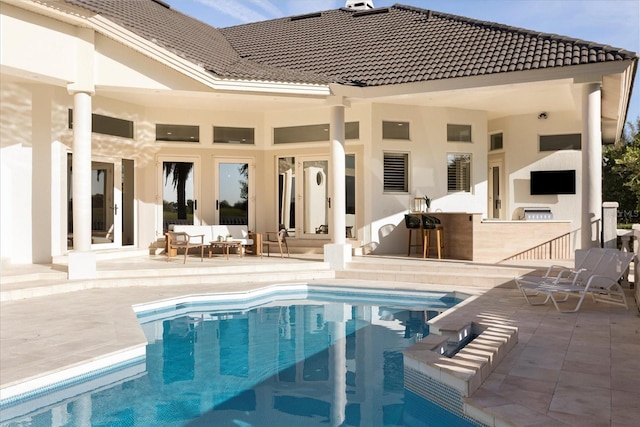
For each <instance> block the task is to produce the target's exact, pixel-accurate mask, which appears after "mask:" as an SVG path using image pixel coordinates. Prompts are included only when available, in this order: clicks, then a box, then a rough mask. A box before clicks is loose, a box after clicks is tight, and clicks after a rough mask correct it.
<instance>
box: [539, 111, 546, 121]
mask: <svg viewBox="0 0 640 427" xmlns="http://www.w3.org/2000/svg"><path fill="white" fill-rule="evenodd" d="M547 117H549V115H548V114H547V113H546V112H544V111H543V112H542V113H540V114H538V120H547Z"/></svg>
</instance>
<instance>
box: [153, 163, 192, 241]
mask: <svg viewBox="0 0 640 427" xmlns="http://www.w3.org/2000/svg"><path fill="white" fill-rule="evenodd" d="M194 183H195V162H190V161H177V160H165V161H163V162H162V227H163V232H166V231H167V230H168V229H169V225H170V224H180V225H193V224H195V223H196V221H195V220H196V216H197V215H196V213H197V210H198V199H197V197H196V194H195V184H194Z"/></svg>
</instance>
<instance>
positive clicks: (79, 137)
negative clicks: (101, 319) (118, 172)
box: [68, 91, 96, 279]
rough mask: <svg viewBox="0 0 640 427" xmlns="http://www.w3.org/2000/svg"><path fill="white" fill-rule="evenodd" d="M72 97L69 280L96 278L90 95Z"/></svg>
mask: <svg viewBox="0 0 640 427" xmlns="http://www.w3.org/2000/svg"><path fill="white" fill-rule="evenodd" d="M72 94H73V147H72V148H73V150H72V151H73V160H72V164H71V167H72V170H71V185H72V196H73V251H72V252H70V253H69V270H68V275H69V279H87V278H94V277H96V257H95V253H93V252H91V94H90V93H88V92H83V91H78V92H72Z"/></svg>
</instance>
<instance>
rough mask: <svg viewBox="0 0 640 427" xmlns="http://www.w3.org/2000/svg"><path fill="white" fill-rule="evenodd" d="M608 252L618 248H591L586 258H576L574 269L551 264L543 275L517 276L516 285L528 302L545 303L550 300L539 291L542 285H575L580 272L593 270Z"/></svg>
mask: <svg viewBox="0 0 640 427" xmlns="http://www.w3.org/2000/svg"><path fill="white" fill-rule="evenodd" d="M608 252H613V253H615V252H617V249H603V248H591V249H588V250H587V251H586V253H585V256H584V258H582V260H580V261H578V260H577V258H576V263H575V267H574V268H573V269H571V268H567V267H566V266H562V265H556V264H554V265H551V266H549V267H548V268H547V271H546V272H545V273H544V275H542V276H529V275H525V276H519V277H515V278H514V280H515V282H516V286H517V287H518V289H519V290H520V292H522V295H523V296H524V297H525V299H526V300H527V302H528V303H529V304H531V305H543V304H546V303H547V302H548V301H549V296H548V294H546V293H544V292H540V291H539V289H538V288H539V287H540V285H551V284H553V285H560V284H562V285H575V284H577V281H578V280H579V279H580V274H581V273H584V272H589V271H593V270H594V269H596V267H597V266H598V264H599V263H600V262H601V261H602V260H603V257H604V256H605V254H607V253H608ZM540 294H543V295H545V296H546V298H545V300H544V301H541V302H539V301H538V302H536V301H532V300H531V299H530V297H535V296H539V295H540Z"/></svg>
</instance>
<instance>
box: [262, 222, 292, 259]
mask: <svg viewBox="0 0 640 427" xmlns="http://www.w3.org/2000/svg"><path fill="white" fill-rule="evenodd" d="M276 245H277V246H278V249H279V250H280V258H284V252H283V250H282V245H284V247H285V248H286V250H287V257H290V255H289V245H288V244H287V229H286V228H281V229H280V231H267V232H265V233H262V247H263V248H264V247H265V246H266V247H267V256H271V246H276ZM263 254H264V250H263V251H262V253H261V254H260V257H262V255H263Z"/></svg>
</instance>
